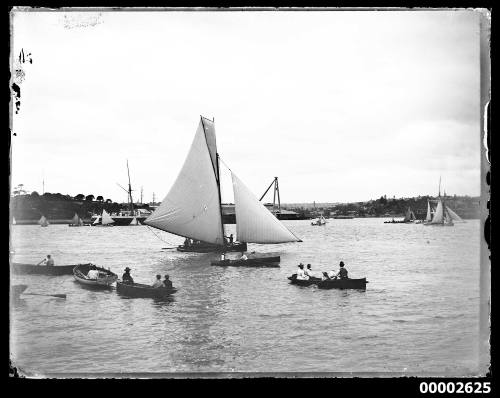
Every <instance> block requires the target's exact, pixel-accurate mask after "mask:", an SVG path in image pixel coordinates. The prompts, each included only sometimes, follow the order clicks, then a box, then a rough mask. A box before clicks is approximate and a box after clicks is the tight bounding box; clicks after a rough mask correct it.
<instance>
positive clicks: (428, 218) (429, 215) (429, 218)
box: [425, 201, 432, 222]
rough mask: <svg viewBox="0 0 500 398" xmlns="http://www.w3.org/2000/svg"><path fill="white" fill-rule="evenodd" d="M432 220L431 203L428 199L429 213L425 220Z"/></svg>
mask: <svg viewBox="0 0 500 398" xmlns="http://www.w3.org/2000/svg"><path fill="white" fill-rule="evenodd" d="M431 220H432V216H431V204H430V203H429V201H427V215H426V216H425V221H427V222H429V221H431Z"/></svg>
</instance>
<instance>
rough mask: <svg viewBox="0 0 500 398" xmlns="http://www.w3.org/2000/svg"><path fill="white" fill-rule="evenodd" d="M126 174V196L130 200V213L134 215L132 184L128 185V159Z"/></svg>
mask: <svg viewBox="0 0 500 398" xmlns="http://www.w3.org/2000/svg"><path fill="white" fill-rule="evenodd" d="M127 174H128V196H129V200H130V214H131V215H134V201H133V199H132V185H130V169H129V167H128V159H127Z"/></svg>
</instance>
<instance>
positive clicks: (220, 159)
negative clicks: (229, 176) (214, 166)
mask: <svg viewBox="0 0 500 398" xmlns="http://www.w3.org/2000/svg"><path fill="white" fill-rule="evenodd" d="M219 161H220V162H222V163H223V164H224V166H226V167H227V168H228V170H229V171H230V172H231V173H232V172H233V170H231V168H230V167H229V166H228V165H227V164H226V162H224V161H223V160H222V158H221V157H220V155H219Z"/></svg>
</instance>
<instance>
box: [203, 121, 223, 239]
mask: <svg viewBox="0 0 500 398" xmlns="http://www.w3.org/2000/svg"><path fill="white" fill-rule="evenodd" d="M200 118H201V123H202V125H203V133H204V135H205V141H206V140H207V135H206V132H205V123H204V122H203V116H201V115H200ZM207 120H208V121H210V119H207ZM214 122H215V117H214V118H212V123H214ZM214 137H215V124H214ZM207 146H208V141H207ZM215 150H216V152H215V168H214V174H215V181H216V183H217V194H218V198H219V212H220V224H221V227H222V245H223V246H225V242H226V240H225V236H226V235H225V232H224V221H223V218H222V195H221V191H220V159H219V158H220V157H219V152H218V151H217V146H215Z"/></svg>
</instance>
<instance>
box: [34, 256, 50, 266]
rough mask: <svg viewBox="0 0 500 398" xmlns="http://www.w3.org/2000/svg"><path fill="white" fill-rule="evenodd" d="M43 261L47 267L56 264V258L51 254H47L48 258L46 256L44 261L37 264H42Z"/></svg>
mask: <svg viewBox="0 0 500 398" xmlns="http://www.w3.org/2000/svg"><path fill="white" fill-rule="evenodd" d="M42 263H45V265H46V266H47V267H52V266H54V259H53V258H52V257H51V255H50V254H47V258H44V259H43V260H42V261H40V262H39V263H38V264H37V265H40V264H42Z"/></svg>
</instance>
